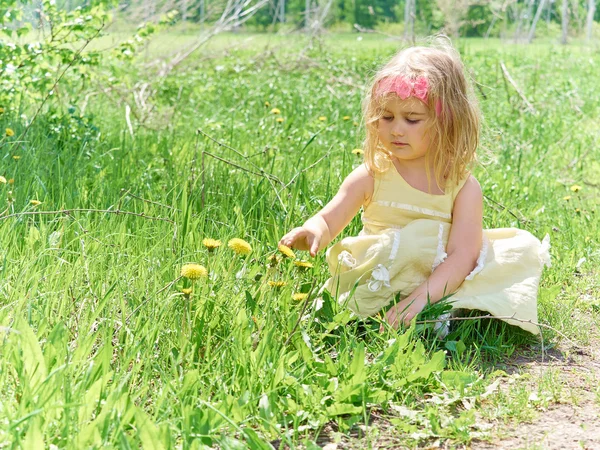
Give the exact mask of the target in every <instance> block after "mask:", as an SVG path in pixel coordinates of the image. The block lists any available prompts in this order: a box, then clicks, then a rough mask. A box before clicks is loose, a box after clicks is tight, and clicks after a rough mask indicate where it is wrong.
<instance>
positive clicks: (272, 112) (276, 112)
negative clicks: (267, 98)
mask: <svg viewBox="0 0 600 450" xmlns="http://www.w3.org/2000/svg"><path fill="white" fill-rule="evenodd" d="M271 114H281V111H280V110H279V108H273V109H272V110H271Z"/></svg>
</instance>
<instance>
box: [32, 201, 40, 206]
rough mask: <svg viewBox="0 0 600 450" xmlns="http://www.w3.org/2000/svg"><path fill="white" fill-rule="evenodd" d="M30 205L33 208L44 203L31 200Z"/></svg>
mask: <svg viewBox="0 0 600 450" xmlns="http://www.w3.org/2000/svg"><path fill="white" fill-rule="evenodd" d="M29 203H30V204H31V205H33V206H38V205H41V204H42V202H40V201H39V200H29Z"/></svg>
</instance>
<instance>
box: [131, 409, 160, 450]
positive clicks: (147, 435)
mask: <svg viewBox="0 0 600 450" xmlns="http://www.w3.org/2000/svg"><path fill="white" fill-rule="evenodd" d="M135 424H136V428H137V431H138V437H139V438H140V441H141V442H142V448H143V449H144V450H162V449H164V448H165V447H164V445H163V443H162V441H161V439H160V432H159V429H158V427H157V426H156V425H155V424H154V422H152V420H151V419H150V417H149V416H148V414H146V413H145V412H144V411H143V410H142V409H141V408H138V407H136V408H135Z"/></svg>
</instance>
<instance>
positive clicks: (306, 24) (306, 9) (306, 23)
mask: <svg viewBox="0 0 600 450" xmlns="http://www.w3.org/2000/svg"><path fill="white" fill-rule="evenodd" d="M304 28H306V30H307V31H308V30H309V29H310V0H306V4H305V6H304Z"/></svg>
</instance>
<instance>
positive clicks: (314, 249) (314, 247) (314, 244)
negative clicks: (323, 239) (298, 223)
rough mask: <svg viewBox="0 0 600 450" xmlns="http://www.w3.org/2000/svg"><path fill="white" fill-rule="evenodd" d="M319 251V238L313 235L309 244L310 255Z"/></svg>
mask: <svg viewBox="0 0 600 450" xmlns="http://www.w3.org/2000/svg"><path fill="white" fill-rule="evenodd" d="M318 251H319V239H317V238H316V237H313V239H312V242H311V244H310V256H315V255H316V254H317V252H318Z"/></svg>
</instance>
